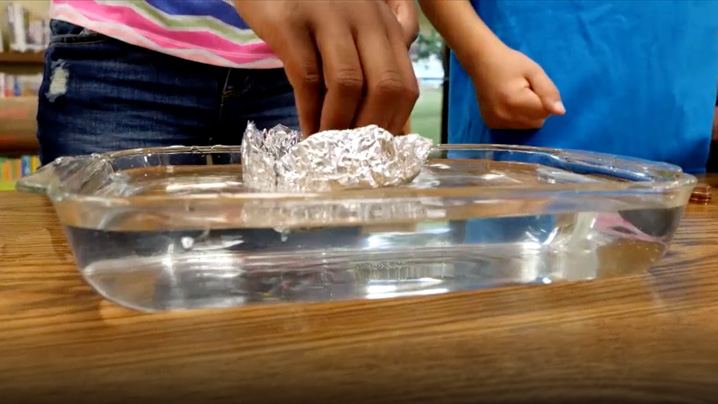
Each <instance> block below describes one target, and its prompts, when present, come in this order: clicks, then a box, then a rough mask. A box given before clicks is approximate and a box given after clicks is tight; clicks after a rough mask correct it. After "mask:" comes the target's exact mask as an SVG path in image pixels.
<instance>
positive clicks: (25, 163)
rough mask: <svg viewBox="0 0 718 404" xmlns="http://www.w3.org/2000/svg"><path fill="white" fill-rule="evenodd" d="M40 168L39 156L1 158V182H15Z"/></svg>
mask: <svg viewBox="0 0 718 404" xmlns="http://www.w3.org/2000/svg"><path fill="white" fill-rule="evenodd" d="M39 167H40V158H39V157H38V156H30V155H26V156H21V157H0V182H6V183H7V182H15V181H17V180H19V179H20V178H21V177H24V176H26V175H29V174H32V173H34V172H35V171H37V169H38V168H39Z"/></svg>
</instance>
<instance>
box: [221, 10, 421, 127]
mask: <svg viewBox="0 0 718 404" xmlns="http://www.w3.org/2000/svg"><path fill="white" fill-rule="evenodd" d="M234 4H235V7H236V9H237V11H238V12H239V14H240V15H241V16H242V18H243V19H244V21H246V22H247V24H248V25H249V26H250V28H252V29H253V30H254V32H255V33H256V34H257V35H258V36H259V37H260V38H262V39H263V40H264V41H265V42H266V43H267V44H268V45H269V46H270V47H271V48H272V50H273V51H274V52H275V53H276V54H277V56H278V57H279V59H280V60H281V61H282V62H283V64H284V70H285V71H286V73H287V77H288V79H289V82H290V83H291V84H292V87H294V95H295V99H296V105H297V111H298V113H299V122H300V125H301V127H302V131H303V132H304V133H305V134H307V135H309V134H313V133H315V132H317V131H321V130H327V129H348V128H351V127H361V126H366V125H369V124H375V125H378V126H380V127H382V128H385V129H387V130H388V131H390V132H392V133H399V132H400V131H401V129H402V127H403V126H404V124H405V123H406V121H407V119H408V118H409V115H410V114H411V111H412V109H413V107H414V103H415V102H416V99H417V98H418V96H419V88H418V84H417V81H416V75H415V74H414V70H413V67H412V65H411V59H410V58H409V52H407V46H406V43H407V40H408V38H407V35H408V34H407V32H408V31H409V30H410V29H413V28H412V27H413V25H412V24H411V14H410V13H411V11H412V7H413V3H412V4H409V3H406V4H397V5H396V6H399V7H398V8H396V7H395V8H393V9H392V7H391V6H390V5H388V4H387V3H385V2H382V1H376V0H353V1H302V0H273V1H241V0H235V1H234ZM407 6H411V7H407ZM394 10H398V16H397V15H394ZM402 23H404V24H405V25H406V27H405V28H404V27H402Z"/></svg>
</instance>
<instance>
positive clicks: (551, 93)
mask: <svg viewBox="0 0 718 404" xmlns="http://www.w3.org/2000/svg"><path fill="white" fill-rule="evenodd" d="M526 79H527V80H528V81H529V84H530V85H531V89H532V90H533V92H534V93H536V95H537V96H538V98H539V99H540V100H541V104H542V105H543V107H544V109H546V111H548V112H549V113H551V114H554V115H563V114H565V113H566V108H565V107H564V105H563V102H562V101H561V94H560V93H559V91H558V88H556V86H555V85H554V84H553V81H551V79H550V78H549V77H548V75H546V73H545V72H544V71H543V69H541V68H540V67H539V66H536V68H535V69H533V70H532V71H531V72H530V73H529V74H528V75H527V77H526Z"/></svg>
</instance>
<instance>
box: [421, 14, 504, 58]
mask: <svg viewBox="0 0 718 404" xmlns="http://www.w3.org/2000/svg"><path fill="white" fill-rule="evenodd" d="M419 5H420V6H421V9H422V10H423V11H424V15H426V18H428V19H429V21H430V22H431V23H432V25H434V27H435V28H436V30H437V31H439V33H440V34H441V36H442V37H444V40H445V41H446V43H447V45H449V48H451V49H452V50H453V51H454V53H455V54H456V56H457V57H458V58H459V61H460V62H461V64H462V65H463V66H464V68H466V69H472V68H473V65H474V64H476V63H477V62H480V61H481V60H483V59H485V58H489V57H491V54H492V53H493V52H495V51H496V50H497V49H500V48H503V47H505V45H504V44H503V42H501V40H500V39H499V38H498V37H497V36H496V35H495V34H494V33H493V32H492V31H491V29H490V28H489V27H488V26H487V25H486V24H485V23H484V22H483V21H482V20H481V18H480V17H479V16H478V14H476V11H475V10H474V8H473V7H472V6H471V3H470V2H469V0H461V1H459V0H452V1H447V0H419Z"/></svg>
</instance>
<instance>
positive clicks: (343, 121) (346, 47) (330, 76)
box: [317, 26, 364, 130]
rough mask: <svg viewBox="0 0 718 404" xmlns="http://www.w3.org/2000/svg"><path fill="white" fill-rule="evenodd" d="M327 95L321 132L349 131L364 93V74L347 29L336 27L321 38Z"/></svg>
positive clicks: (322, 34) (322, 109)
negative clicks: (331, 130)
mask: <svg viewBox="0 0 718 404" xmlns="http://www.w3.org/2000/svg"><path fill="white" fill-rule="evenodd" d="M317 47H318V49H319V52H320V54H321V57H322V66H323V76H324V84H325V86H326V93H325V95H324V103H323V105H322V108H321V120H320V125H319V130H329V129H349V128H351V126H352V123H353V122H354V118H355V114H356V111H357V108H358V107H359V104H360V101H361V99H362V95H363V91H364V74H363V72H362V64H361V62H360V60H359V55H358V53H357V49H356V47H355V45H354V37H353V36H352V34H351V31H350V30H349V29H347V28H346V27H342V26H332V28H327V30H326V32H323V33H321V35H317Z"/></svg>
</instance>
